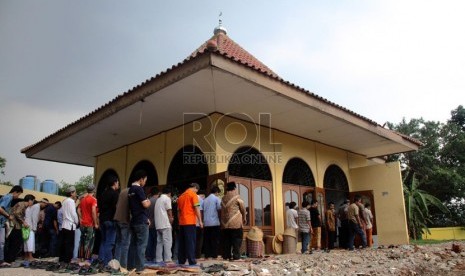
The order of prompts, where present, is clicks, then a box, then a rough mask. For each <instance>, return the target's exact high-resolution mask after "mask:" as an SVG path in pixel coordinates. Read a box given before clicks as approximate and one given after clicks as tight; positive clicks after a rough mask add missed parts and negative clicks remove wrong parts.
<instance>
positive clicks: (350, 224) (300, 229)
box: [286, 195, 373, 254]
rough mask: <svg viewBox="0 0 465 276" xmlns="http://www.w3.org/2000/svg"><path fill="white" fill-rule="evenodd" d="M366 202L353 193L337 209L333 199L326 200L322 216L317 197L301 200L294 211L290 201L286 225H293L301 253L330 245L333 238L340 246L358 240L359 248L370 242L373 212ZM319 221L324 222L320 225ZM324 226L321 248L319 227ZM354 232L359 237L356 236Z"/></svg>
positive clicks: (293, 203) (327, 247)
mask: <svg viewBox="0 0 465 276" xmlns="http://www.w3.org/2000/svg"><path fill="white" fill-rule="evenodd" d="M370 208H371V205H370V203H365V204H362V197H361V196H360V195H355V197H354V201H353V202H352V204H350V201H349V200H348V199H346V200H344V202H343V203H342V204H341V205H340V207H339V208H338V210H336V208H335V204H334V202H329V203H328V208H327V210H326V212H325V214H324V216H325V220H322V217H321V214H320V211H319V209H318V201H317V200H312V201H311V202H310V203H309V202H308V201H303V202H302V206H301V208H300V209H299V210H298V211H297V210H296V209H297V204H296V203H295V202H290V203H289V204H288V206H287V211H286V225H287V227H289V228H294V229H295V231H296V233H298V237H300V239H301V241H302V249H301V253H303V254H305V253H312V252H313V250H322V249H324V250H326V251H327V252H329V251H330V250H331V249H334V247H335V243H336V241H338V245H339V247H341V248H345V249H348V250H354V249H355V246H354V243H355V242H358V243H360V246H361V247H362V248H366V247H372V245H373V236H372V230H373V214H372V212H371V209H370ZM323 222H324V223H325V225H324V227H323ZM323 229H324V234H325V237H324V238H323V241H324V242H325V244H324V245H323V248H322V244H321V242H322V230H323ZM357 236H358V239H359V240H356V237H357Z"/></svg>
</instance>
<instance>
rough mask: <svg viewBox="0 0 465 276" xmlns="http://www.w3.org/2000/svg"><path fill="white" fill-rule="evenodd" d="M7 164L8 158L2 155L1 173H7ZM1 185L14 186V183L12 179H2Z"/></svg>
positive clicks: (0, 160)
mask: <svg viewBox="0 0 465 276" xmlns="http://www.w3.org/2000/svg"><path fill="white" fill-rule="evenodd" d="M5 166H6V159H5V158H3V157H1V156H0V174H1V175H5V170H4V169H5ZM0 184H1V185H8V186H13V183H11V182H10V181H2V180H0Z"/></svg>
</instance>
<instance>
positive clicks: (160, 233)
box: [154, 186, 173, 263]
mask: <svg viewBox="0 0 465 276" xmlns="http://www.w3.org/2000/svg"><path fill="white" fill-rule="evenodd" d="M154 213H155V214H154V217H155V218H156V219H155V229H157V250H156V255H155V256H156V257H155V261H156V262H157V263H161V262H165V263H166V262H171V246H172V244H173V237H172V233H171V224H172V223H173V212H172V208H171V187H168V186H166V187H164V188H163V192H162V195H161V196H160V197H159V198H158V199H157V201H156V203H155V210H154Z"/></svg>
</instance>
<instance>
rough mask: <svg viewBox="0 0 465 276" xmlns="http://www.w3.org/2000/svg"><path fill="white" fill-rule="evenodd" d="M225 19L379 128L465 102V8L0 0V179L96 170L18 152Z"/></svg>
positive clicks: (251, 46) (237, 34)
mask: <svg viewBox="0 0 465 276" xmlns="http://www.w3.org/2000/svg"><path fill="white" fill-rule="evenodd" d="M220 11H221V12H222V14H223V15H222V20H223V26H224V27H225V28H226V29H227V30H228V35H229V37H230V38H232V39H233V40H234V41H236V42H237V43H238V44H239V45H241V46H242V47H243V48H245V49H246V50H247V51H249V52H250V53H251V54H253V55H254V56H255V57H257V58H258V59H259V60H261V61H262V62H263V63H264V64H266V65H268V66H269V67H270V68H271V69H272V70H273V71H274V72H276V73H277V74H278V75H280V76H281V77H282V78H284V79H285V80H287V81H290V82H291V83H294V84H296V85H298V86H300V87H303V88H305V89H307V90H310V91H312V92H314V93H316V94H318V95H320V96H322V97H324V98H326V99H328V100H330V101H333V102H335V103H337V104H339V105H341V106H343V107H346V108H348V109H350V110H352V111H354V112H356V113H358V114H360V115H363V116H366V117H368V118H370V119H372V120H374V121H376V122H378V123H379V124H383V123H384V122H386V121H390V122H393V123H398V122H400V121H401V120H402V118H403V117H405V118H406V119H411V118H420V117H423V118H424V119H426V120H434V121H441V122H446V121H447V119H449V118H450V111H451V110H453V109H455V108H456V107H457V106H458V105H465V1H447V0H444V1H424V0H423V1H408V0H403V1H387V0H386V1H373V0H370V1H353V0H351V1H335V0H333V1H309V0H305V1H291V0H289V1H271V0H267V1H222V0H216V1H187V0H186V1H176V0H172V1H140V0H139V1H124V2H123V1H115V0H111V1H110V0H107V1H102V0H101V1H92V0H88V1H85V0H80V1H65V0H56V1H52V0H42V1H36V0H31V1H24V0H23V1H17V0H0V96H1V98H0V127H1V128H0V131H1V132H0V133H1V136H0V137H1V138H0V156H2V157H4V158H6V159H7V166H6V168H5V172H6V173H5V175H3V176H2V175H0V179H1V180H9V181H11V182H13V183H18V181H19V179H20V178H21V177H23V176H25V175H27V174H32V175H36V176H38V177H39V178H40V179H41V180H45V179H54V180H56V181H57V182H59V181H61V180H64V181H66V182H71V183H74V182H75V181H76V180H78V179H79V178H80V177H81V176H84V175H88V174H91V173H92V172H93V169H92V168H87V167H79V166H73V165H65V164H57V163H53V162H47V161H39V160H32V159H27V158H26V157H25V156H24V155H22V154H21V153H20V150H21V149H22V148H24V147H26V146H28V145H31V144H34V143H36V142H38V141H40V140H41V139H43V138H45V137H46V136H48V135H50V134H52V133H53V132H55V131H57V130H59V129H61V128H63V127H65V126H66V125H68V124H69V123H71V122H73V121H75V120H77V119H79V118H80V117H82V116H84V115H86V114H88V113H89V112H91V111H93V110H95V109H96V108H98V107H100V106H101V105H103V104H105V103H107V102H108V101H110V100H111V99H113V98H114V97H116V96H117V95H119V94H121V93H123V92H125V91H127V90H129V89H130V88H132V87H134V86H136V85H138V84H140V83H141V82H143V81H145V80H146V79H149V78H151V77H153V76H155V75H156V74H158V73H160V72H161V71H164V70H166V69H167V68H169V67H171V66H172V65H174V64H177V63H178V62H181V61H182V60H183V59H184V58H186V57H187V56H188V55H189V54H190V53H191V52H193V51H194V50H195V49H196V48H197V47H199V46H200V45H201V44H202V43H203V42H205V41H206V40H208V39H209V38H210V37H211V36H212V34H213V29H214V28H215V27H216V26H217V25H218V18H219V17H218V15H219V13H220Z"/></svg>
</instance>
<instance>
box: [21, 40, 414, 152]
mask: <svg viewBox="0 0 465 276" xmlns="http://www.w3.org/2000/svg"><path fill="white" fill-rule="evenodd" d="M208 54H217V55H220V56H223V57H225V58H228V59H230V60H232V61H235V62H237V63H240V64H242V65H243V66H246V67H248V68H250V69H252V70H255V71H258V72H260V73H262V74H264V75H266V76H268V77H271V78H273V79H275V80H277V81H279V82H281V83H283V84H285V85H288V86H290V87H293V88H294V89H297V90H298V91H300V92H301V93H304V94H306V95H307V96H309V97H313V98H316V99H318V100H319V101H322V102H324V103H326V104H329V105H331V106H333V107H336V108H338V109H340V110H343V111H345V112H347V113H348V114H350V115H352V116H355V117H358V118H360V119H362V120H364V121H366V122H368V123H370V124H372V125H375V126H380V125H379V124H378V123H377V122H375V121H373V120H371V119H369V118H367V117H364V116H362V115H360V114H358V113H355V112H353V111H352V110H349V109H347V108H345V107H343V106H341V105H338V104H336V103H333V102H331V101H329V100H327V99H326V98H323V97H321V96H319V95H317V94H315V93H313V92H311V91H308V90H306V89H304V88H302V87H299V86H297V85H295V84H293V83H291V82H289V81H285V80H284V79H282V78H281V77H279V76H278V75H277V74H276V73H275V72H273V71H272V70H271V69H270V68H268V66H266V65H265V64H263V63H262V62H260V61H259V60H258V59H257V58H255V57H254V56H253V55H251V54H250V53H249V52H247V51H246V50H244V49H243V48H242V47H241V46H239V45H238V44H237V43H236V42H234V41H233V40H232V39H231V38H229V37H228V36H227V35H226V34H225V33H223V32H219V33H216V34H215V35H214V36H212V37H211V38H210V39H209V40H207V41H206V42H205V43H203V44H202V45H201V46H200V47H199V48H198V49H197V50H195V51H194V52H193V53H192V54H191V55H189V56H188V57H187V58H186V59H184V60H183V61H182V62H180V63H178V64H176V65H173V66H172V67H171V68H168V69H166V70H165V71H162V72H160V73H159V74H157V75H156V76H154V77H152V78H150V79H148V80H146V81H145V82H143V83H141V84H139V85H137V86H135V87H133V88H132V89H129V90H128V91H126V92H124V93H123V94H120V95H118V96H117V97H115V98H114V99H113V100H111V101H109V102H108V103H106V104H104V105H102V106H101V107H99V108H97V109H96V110H94V111H92V112H90V113H89V114H87V115H85V116H84V117H81V118H80V119H78V120H77V121H74V122H72V123H70V124H68V125H67V126H65V127H64V128H62V129H60V130H58V131H56V132H55V133H53V134H51V135H49V136H47V137H46V138H44V139H42V140H41V141H39V142H37V143H35V144H33V145H30V146H27V147H25V148H23V149H22V150H21V152H22V153H26V152H27V151H29V150H30V149H32V148H34V147H36V146H38V145H39V144H41V143H45V142H47V140H49V139H51V138H53V137H56V136H57V135H60V134H64V135H65V136H70V135H72V133H68V134H65V132H72V131H71V128H73V127H77V128H78V129H83V128H85V127H88V126H89V125H91V124H93V123H94V120H92V119H96V120H97V121H98V119H103V118H105V117H109V116H111V115H112V114H114V113H116V112H118V111H119V110H121V109H123V108H125V107H127V106H129V105H131V104H132V103H133V102H137V101H139V100H140V99H143V98H144V97H145V96H147V95H137V92H138V90H139V88H141V87H143V86H144V85H147V84H148V83H150V82H152V81H155V80H157V79H158V78H161V77H162V76H164V75H166V74H168V73H170V72H172V71H173V70H176V69H178V68H180V67H182V66H183V65H185V64H186V63H189V62H191V61H193V60H195V59H196V58H197V57H199V56H203V55H208ZM132 96H135V97H133V99H132V100H128V101H124V102H125V103H124V104H121V103H120V102H121V101H123V100H124V99H126V98H130V97H132ZM139 98H140V99H139ZM131 101H133V102H131ZM115 105H118V106H117V107H116V108H115ZM79 124H81V125H80V126H78V125H79ZM75 131H76V130H75ZM77 131H78V130H77ZM391 131H392V130H391ZM393 132H394V131H393ZM395 133H396V134H398V135H400V136H401V137H402V138H403V139H405V140H408V141H410V142H412V143H414V144H416V145H418V146H422V145H423V143H422V142H420V141H419V140H417V139H415V138H413V137H410V136H407V135H404V134H401V133H397V132H395Z"/></svg>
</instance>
